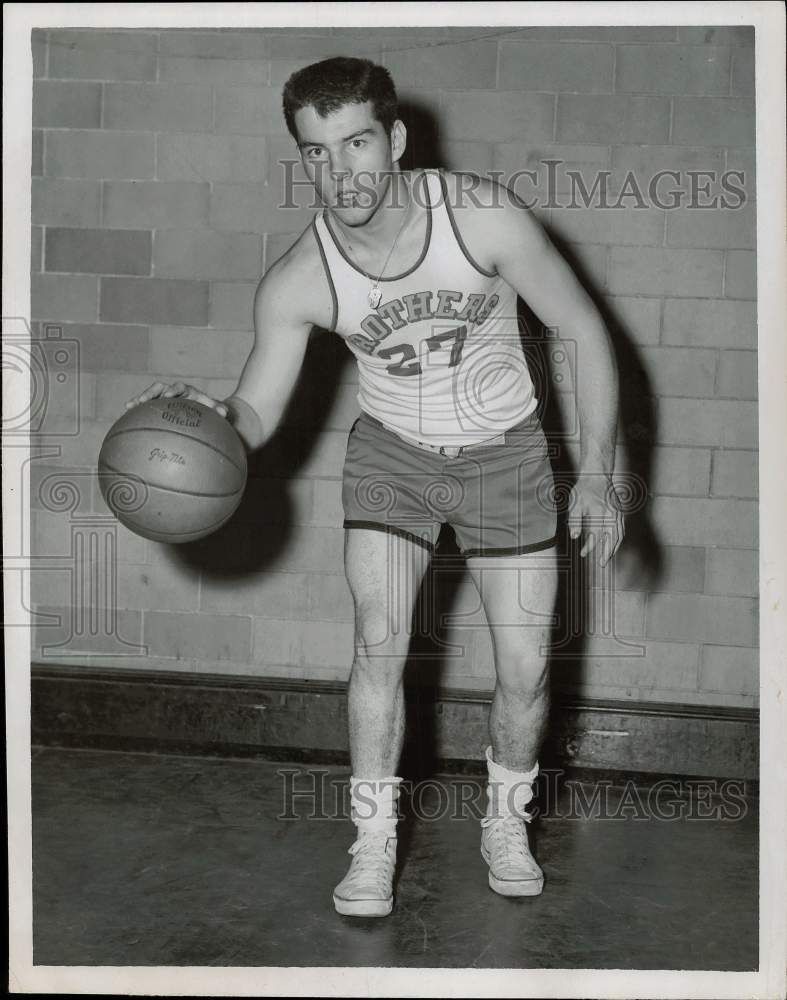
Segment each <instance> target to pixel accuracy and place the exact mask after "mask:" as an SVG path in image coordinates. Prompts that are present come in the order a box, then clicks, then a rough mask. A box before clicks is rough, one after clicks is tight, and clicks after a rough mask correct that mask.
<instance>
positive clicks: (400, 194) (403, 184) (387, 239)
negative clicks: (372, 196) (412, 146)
mask: <svg viewBox="0 0 787 1000" xmlns="http://www.w3.org/2000/svg"><path fill="white" fill-rule="evenodd" d="M411 200H412V198H411V193H410V186H409V184H408V182H407V178H406V177H405V176H404V174H403V173H402V172H401V171H400V170H399V169H398V168H397V169H396V170H395V171H394V172H393V173H392V174H391V176H390V177H389V178H388V184H387V186H386V189H385V192H384V194H383V195H382V198H381V199H380V204H379V205H378V206H377V208H376V209H375V211H374V213H373V214H372V215H371V216H370V217H369V218H368V219H367V221H366V222H364V223H362V224H361V225H358V226H349V225H347V224H346V223H343V222H342V221H341V219H339V218H338V217H337V216H336V215H335V214H334V213H333V212H331V213H330V215H331V223H332V224H333V226H334V228H335V229H336V230H337V231H338V233H339V234H340V235H341V236H342V237H343V238H344V239H345V240H346V242H347V243H348V244H350V245H352V246H355V247H358V248H362V249H368V250H372V249H374V248H376V247H379V246H380V245H383V246H385V245H390V244H391V242H392V241H393V240H394V239H396V236H397V234H398V233H399V231H400V230H401V228H402V226H403V225H404V222H405V220H406V219H407V216H408V214H409V212H410V205H411Z"/></svg>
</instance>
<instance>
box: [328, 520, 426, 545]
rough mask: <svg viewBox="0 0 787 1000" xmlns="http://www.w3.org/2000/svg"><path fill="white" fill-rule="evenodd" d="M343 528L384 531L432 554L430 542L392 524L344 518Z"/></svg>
mask: <svg viewBox="0 0 787 1000" xmlns="http://www.w3.org/2000/svg"><path fill="white" fill-rule="evenodd" d="M344 527H345V528H371V529H372V531H385V532H387V533H388V534H389V535H398V536H399V537H400V538H405V539H407V541H408V542H415V544H416V545H420V546H421V548H422V549H426V550H427V551H428V552H434V545H433V544H432V542H427V541H426V539H425V538H421V536H420V535H414V534H413V533H412V531H405V529H404V528H397V527H396V525H394V524H381V523H380V522H379V521H355V520H353V519H352V518H345V519H344Z"/></svg>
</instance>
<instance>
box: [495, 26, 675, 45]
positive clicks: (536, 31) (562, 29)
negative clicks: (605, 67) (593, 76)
mask: <svg viewBox="0 0 787 1000" xmlns="http://www.w3.org/2000/svg"><path fill="white" fill-rule="evenodd" d="M676 32H677V29H676V28H674V27H670V26H669V25H642V26H640V27H636V26H633V25H632V26H627V27H624V26H623V25H618V26H616V27H613V26H611V25H597V24H583V25H569V24H560V25H553V26H551V27H546V26H540V27H537V28H535V27H534V28H519V29H518V30H517V31H516V32H515V33H512V36H513V37H514V38H522V39H526V40H536V39H544V40H546V41H558V42H560V41H578V42H651V43H653V42H674V41H675V39H676Z"/></svg>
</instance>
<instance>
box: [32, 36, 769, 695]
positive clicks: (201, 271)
mask: <svg viewBox="0 0 787 1000" xmlns="http://www.w3.org/2000/svg"><path fill="white" fill-rule="evenodd" d="M753 45H754V37H753V30H752V29H746V28H724V27H716V28H701V27H680V28H671V27H656V28H532V29H526V30H518V31H512V30H506V29H493V28H465V29H423V28H418V29H409V30H408V29H379V30H376V31H372V30H369V29H366V28H364V29H349V30H340V29H324V30H318V29H314V30H310V31H304V30H301V31H267V30H265V31H255V30H242V31H236V30H225V31H213V32H201V31H191V30H184V31H174V30H168V31H160V32H157V31H141V30H140V31H128V32H119V31H112V32H106V31H94V32H84V31H70V30H69V31H62V30H57V31H38V32H36V33H35V34H34V38H33V44H32V57H33V62H34V72H35V85H34V107H33V126H34V130H33V137H32V138H33V178H32V185H33V220H32V221H33V233H32V237H33V238H32V254H33V256H32V260H31V267H32V271H33V282H32V287H33V294H32V318H33V321H34V332H35V333H36V335H37V336H45V334H46V331H47V330H48V331H49V333H50V334H51V332H52V328H53V327H54V328H55V329H59V330H60V331H61V333H60V336H61V338H63V339H64V340H69V341H75V342H77V343H78V345H79V352H80V354H79V362H78V365H76V364H72V363H71V362H67V363H66V365H65V367H66V368H68V366H69V364H71V370H70V371H69V372H68V378H67V380H66V381H67V385H68V391H62V392H59V391H58V392H53V393H52V394H51V398H50V400H49V402H48V409H47V414H46V421H45V424H44V427H43V430H44V431H45V432H46V433H45V434H44V435H43V436H42V438H41V441H42V442H44V443H45V444H46V445H47V447H46V448H42V449H40V457H38V458H36V459H35V460H34V461H33V462H32V463H31V497H30V500H31V504H32V506H33V508H34V517H33V530H32V547H33V553H34V555H35V559H34V564H35V568H34V570H33V572H32V581H31V588H32V608H33V610H34V611H35V612H36V613H38V614H39V617H38V618H37V626H36V628H35V629H34V632H33V657H34V659H37V660H41V661H42V662H50V663H58V662H78V663H93V664H96V665H112V666H116V667H118V668H124V667H132V668H136V669H139V668H146V667H147V668H150V669H156V668H162V667H164V668H167V669H183V670H193V671H210V672H217V671H218V672H225V673H227V674H242V673H244V674H260V675H269V676H275V677H292V678H304V677H305V678H315V679H335V678H339V679H344V678H346V677H347V676H348V672H349V667H350V662H351V656H352V605H351V600H350V595H349V592H348V589H347V586H346V583H345V580H344V575H343V568H342V542H343V530H342V527H341V504H340V475H341V465H342V460H343V457H344V449H345V445H346V437H347V432H348V430H349V427H350V425H351V423H352V421H353V419H354V418H355V416H356V415H357V413H358V406H357V402H356V399H355V394H356V385H355V378H354V365H353V363H352V359H351V357H350V355H349V354H348V352H347V351H346V350H345V349H344V347H343V345H341V343H339V341H338V338H336V337H333V336H329V335H326V334H325V333H323V332H321V331H317V332H315V335H314V337H313V340H312V343H311V345H310V348H309V353H308V357H307V363H306V369H305V373H304V378H303V380H302V384H301V385H300V386H299V389H298V393H297V397H296V401H295V403H294V405H293V406H292V407H291V409H290V411H289V412H288V414H287V418H286V420H285V426H284V428H283V429H282V431H281V433H280V434H279V435H278V436H277V438H276V440H275V441H274V442H273V443H272V445H271V446H270V447H269V448H267V449H266V450H265V452H264V454H263V455H261V456H260V457H259V461H258V462H257V463H256V464H255V465H254V466H253V468H252V478H251V479H250V482H249V488H248V490H247V493H246V497H245V500H244V503H243V505H242V507H241V509H240V511H239V512H238V515H237V516H236V518H235V519H234V521H233V522H232V524H231V525H230V526H229V527H228V528H226V529H224V530H223V531H222V532H220V533H219V534H218V535H216V536H214V537H213V538H211V539H207V540H206V541H205V542H203V543H199V544H196V545H194V546H190V547H188V551H185V550H184V549H182V548H181V547H178V546H167V545H162V544H159V543H155V542H150V541H145V540H143V539H141V538H139V537H137V536H135V535H133V534H131V533H129V532H127V531H126V530H124V529H123V528H122V527H117V528H116V529H115V527H114V526H113V527H112V529H111V532H116V534H115V535H113V537H116V540H117V541H116V552H115V553H114V554H113V555H112V559H114V558H115V555H116V558H117V567H118V573H117V580H116V593H115V594H114V595H112V596H111V599H110V598H108V599H107V600H106V602H105V603H108V604H113V603H114V604H116V606H117V607H118V609H119V610H118V612H117V620H116V626H115V625H114V624H113V625H112V627H111V628H110V627H109V626H108V624H107V622H108V621H109V619H107V620H106V621H102V622H94V621H90V620H86V617H85V615H83V614H82V612H81V611H80V607H81V606H82V605H81V604H80V597H79V593H78V591H79V588H80V587H81V586H83V582H84V577H85V575H86V569H85V565H86V564H87V563H91V562H92V563H93V564H94V566H95V564H96V563H97V562H98V561H100V559H101V558H103V557H102V556H100V555H98V554H97V553H98V551H99V550H100V549H101V546H106V545H107V544H108V543H107V542H106V536H107V532H108V531H109V530H110V529H109V528H108V523H111V524H112V525H114V522H110V521H109V519H108V517H107V509H106V507H105V506H104V503H103V501H102V499H101V497H100V494H99V493H98V490H97V489H96V484H95V482H94V481H93V480H91V473H92V471H93V469H94V467H95V459H96V456H97V453H98V449H99V447H100V443H101V440H102V438H103V436H104V434H105V433H106V431H107V430H108V428H109V427H110V426H111V424H112V422H113V421H114V420H115V419H116V418H117V417H118V416H119V415H120V413H121V412H122V409H123V403H124V401H125V400H126V399H127V398H129V397H130V396H131V395H132V394H134V393H136V392H139V391H140V390H141V389H143V388H145V387H146V386H147V385H149V384H150V383H151V382H152V381H154V380H156V379H162V380H166V381H170V380H173V379H175V378H182V379H184V380H186V381H189V382H193V383H195V384H197V385H200V386H202V387H204V388H205V389H206V390H207V391H208V392H210V393H212V394H214V395H215V396H224V395H226V394H228V393H229V392H230V391H231V390H232V389H233V388H234V386H235V384H236V380H237V377H238V375H239V373H240V370H241V367H242V365H243V362H244V360H245V358H246V355H247V353H248V350H249V348H250V346H251V342H252V332H251V329H252V316H251V302H252V295H253V292H254V288H255V285H256V283H257V281H258V279H259V276H260V275H261V273H263V271H264V269H265V268H266V266H267V265H268V264H269V263H271V262H272V261H273V260H275V259H276V258H277V257H278V256H279V255H280V254H281V253H282V252H283V251H284V250H285V249H286V247H287V246H288V245H289V243H290V242H291V240H292V238H293V237H294V235H296V234H297V233H298V232H300V231H301V229H302V228H303V226H304V225H305V224H306V223H307V222H308V220H309V218H310V216H311V211H310V209H309V207H308V198H307V194H306V192H304V191H303V190H301V192H300V194H299V200H301V199H302V201H301V205H300V207H299V208H297V209H290V210H288V211H284V210H282V209H278V208H277V205H278V204H279V202H280V199H281V195H282V183H283V181H282V178H283V173H282V170H281V168H280V161H281V160H282V159H286V158H291V157H292V156H293V153H294V147H293V146H292V143H291V142H290V140H289V137H288V136H287V135H286V132H285V128H284V123H283V120H282V117H281V113H280V90H281V85H282V83H283V82H284V80H285V79H286V77H287V76H288V75H289V73H290V72H292V71H293V70H294V69H295V68H297V67H299V66H302V65H304V64H306V63H308V62H312V61H314V60H317V59H320V58H323V57H327V56H330V55H336V54H358V55H366V56H369V57H371V58H373V59H376V60H381V61H382V62H383V63H384V64H385V65H387V66H388V67H389V68H390V69H391V71H392V72H393V74H394V77H395V79H396V80H397V81H398V83H399V87H400V92H401V97H402V99H403V104H404V106H405V111H406V113H407V114H408V115H409V116H410V120H411V123H412V127H411V142H412V145H413V147H414V149H415V152H416V158H419V159H420V160H421V162H422V163H425V164H427V165H428V161H429V160H430V159H431V160H433V161H434V163H435V164H438V163H439V164H440V165H443V166H447V167H451V168H461V169H465V170H471V171H478V172H481V173H484V172H487V171H490V170H495V171H501V172H502V174H503V176H504V177H505V176H506V175H507V174H510V173H511V172H512V171H515V170H521V169H536V168H537V167H538V166H539V163H540V162H541V161H543V160H544V159H557V160H561V161H563V163H564V167H561V168H560V171H559V178H560V182H559V184H558V190H561V191H563V190H565V184H566V178H565V174H564V172H563V171H564V169H565V168H566V167H572V166H573V167H575V168H576V169H580V170H581V171H582V172H583V175H584V176H586V177H590V178H591V179H592V172H593V171H594V170H608V171H609V172H610V184H611V189H612V190H613V191H619V190H620V186H621V185H622V184H623V182H624V178H625V175H626V173H627V172H628V171H633V172H634V173H635V175H636V176H637V178H638V179H642V178H645V179H646V180H645V183H647V178H648V177H650V176H651V175H652V174H653V173H655V172H656V171H658V170H668V169H669V170H677V171H680V172H681V179H680V183H678V184H677V187H678V188H680V187H681V186H683V187H685V184H686V183H687V181H686V174H685V172H686V171H689V170H716V171H719V172H722V171H724V170H732V169H740V170H743V171H745V182H744V185H743V186H744V187H745V190H746V195H747V202H746V204H745V205H744V206H743V207H742V208H740V209H738V210H736V211H719V210H712V211H711V210H705V211H703V210H697V209H690V208H686V207H685V206H684V207H682V208H679V209H676V210H671V211H665V210H663V209H660V208H658V207H653V206H652V205H649V206H645V207H642V206H639V207H634V206H633V204H632V202H631V201H629V202H627V203H626V204H628V205H629V206H630V207H628V208H625V209H619V210H614V211H599V210H590V211H587V210H582V209H567V208H564V207H553V208H549V207H544V206H543V205H542V206H540V207H539V209H538V211H539V214H540V216H541V218H542V219H543V221H544V222H545V223H546V224H547V225H548V226H549V230H550V233H551V234H552V236H553V238H554V239H555V240H556V242H557V243H558V244H559V246H560V247H561V249H562V250H563V251H564V252H565V253H566V255H567V256H568V258H569V259H570V261H571V262H572V264H573V265H574V266H575V267H576V268H577V270H578V271H579V273H580V274H581V275H582V277H583V279H584V280H585V281H586V283H587V286H588V288H589V289H590V291H591V293H592V294H593V296H594V298H595V299H596V301H597V302H598V303H599V305H600V306H601V307H602V308H603V309H604V311H605V315H606V317H607V319H608V320H609V322H610V326H611V329H613V330H614V332H615V339H616V346H617V350H618V355H619V364H620V368H621V373H622V380H621V381H622V387H623V402H624V407H623V411H622V415H621V427H620V431H619V435H618V441H619V448H618V460H617V461H618V471H619V474H620V475H621V476H625V474H626V473H627V472H636V473H637V474H639V475H641V476H643V477H644V479H645V481H646V483H647V503H646V505H645V507H644V509H643V510H642V511H640V512H639V513H638V514H636V515H635V516H633V517H632V518H631V519H630V522H629V529H628V537H627V541H626V543H625V544H624V547H623V549H622V550H621V551H620V554H619V557H618V559H617V564H616V568H615V579H614V613H615V617H614V622H615V624H614V630H615V633H616V634H617V636H618V638H617V639H611V638H610V636H609V635H601V634H594V635H591V636H590V638H589V639H588V641H587V642H586V644H585V645H584V647H583V653H584V659H583V660H582V661H581V662H579V661H572V660H571V659H565V660H560V661H558V662H557V663H556V670H557V681H558V684H559V686H561V687H563V688H565V689H568V690H573V691H577V692H578V693H581V694H584V695H590V696H595V697H600V698H605V697H609V698H624V699H630V700H633V701H638V700H640V701H662V702H663V701H668V702H677V703H683V704H706V705H722V706H724V705H726V706H742V707H746V706H753V705H755V704H756V702H757V661H758V658H757V619H756V597H757V575H758V573H757V536H756V516H757V423H756V415H757V403H756V393H757V382H756V346H757V340H756V322H755V252H754V239H755V201H754V198H755V189H754V148H753V147H754V141H755V137H754V96H753V95H754V86H753V52H754V49H753ZM541 169H542V170H543V169H544V168H543V166H542V167H541ZM662 190H664V188H662ZM541 193H542V194H543V189H542V191H541ZM50 347H51V345H50ZM53 385H54V383H53ZM555 387H558V386H557V385H556V384H555ZM560 388H562V390H563V392H562V394H558V395H559V396H560V398H561V399H562V400H563V401H565V399H566V398H569V393H570V385H568V384H567V383H565V382H564V383H563V384H562V386H560ZM77 390H78V392H77ZM567 390H568V392H567ZM75 392H76V394H75ZM75 415H76V417H78V421H77V423H76V425H75ZM53 475H54V476H55V477H56V478H55V479H51V478H49V477H51V476H53ZM63 475H66V477H67V478H68V479H69V481H70V482H71V483H72V484H73V487H72V489H71V492H70V493H69V499H67V500H65V501H64V500H63V498H62V496H58V495H56V491H55V490H54V489H53V483H55V484H56V483H57V477H58V476H60V477H61V479H62V477H63ZM91 518H92V520H91ZM111 532H110V533H111ZM87 538H93V539H94V549H95V552H93V554H92V555H91V554H90V553H91V551H92V550H91V549H90V545H89V544H87V542H86V541H85V539H87ZM80 539H81V540H80ZM113 544H114V543H113ZM101 551H103V549H101ZM84 553H87V555H85V554H84ZM112 559H110V560H109V561H110V562H111V561H112ZM36 560H37V561H36ZM80 560H82V563H80ZM102 572H103V574H104V577H106V578H107V579H109V578H111V577H112V573H111V572H110V571H109V570H103V571H102ZM99 575H100V574H99ZM104 577H102V579H103V578H104ZM80 581H82V582H80ZM83 603H84V602H83ZM444 610H448V611H449V612H451V614H454V615H456V616H457V618H456V619H455V624H454V625H453V626H452V625H450V624H449V627H448V628H447V630H444V632H443V638H444V640H445V641H447V642H448V643H449V644H450V646H451V649H452V650H453V652H452V655H451V656H449V657H447V661H446V663H445V665H444V667H443V669H442V674H441V678H440V679H441V682H442V683H443V684H445V685H447V686H449V687H450V686H454V687H460V688H467V687H474V688H481V689H491V687H492V685H493V669H492V659H491V648H490V643H489V638H488V634H487V632H486V629H485V628H484V618H483V612H482V611H481V609H480V607H479V604H478V598H477V596H476V595H475V592H474V590H473V588H472V585H471V584H470V581H469V580H468V579H466V578H465V579H464V580H461V581H459V582H458V584H457V586H456V592H455V595H454V598H453V603H452V604H451V605H450V607H449V608H448V609H444ZM459 617H461V626H462V627H461V628H460V627H459V621H458V619H459ZM87 618H88V619H89V615H88V616H87ZM468 625H469V626H471V627H470V628H468ZM113 629H114V632H115V634H114V635H113V634H111V633H112V631H113ZM624 643H626V644H628V646H624V645H623V644H624ZM124 644H126V645H124ZM45 645H46V646H48V647H49V648H48V649H46V650H44V649H43V648H42V647H43V646H45ZM121 654H124V655H121ZM610 654H614V655H610ZM621 654H624V655H621ZM642 654H644V655H642Z"/></svg>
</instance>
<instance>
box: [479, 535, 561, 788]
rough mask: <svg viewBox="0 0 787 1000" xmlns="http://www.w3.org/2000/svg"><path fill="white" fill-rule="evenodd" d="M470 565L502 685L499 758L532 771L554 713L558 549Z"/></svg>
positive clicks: (497, 702) (496, 741) (496, 714)
mask: <svg viewBox="0 0 787 1000" xmlns="http://www.w3.org/2000/svg"><path fill="white" fill-rule="evenodd" d="M468 565H469V568H470V572H471V573H472V575H473V579H474V581H475V584H476V587H477V588H478V590H479V593H480V595H481V600H482V602H483V605H484V610H485V611H486V616H487V619H488V621H489V627H490V629H491V633H492V643H493V647H494V657H495V670H496V673H497V684H496V687H495V695H494V699H493V701H492V709H491V712H490V717H489V730H490V736H491V742H492V749H493V755H494V759H495V761H497V762H498V763H500V764H502V765H503V766H504V767H507V768H509V769H510V770H512V771H530V770H531V769H532V768H533V766H534V765H535V763H536V759H537V757H538V752H539V748H540V746H541V743H542V741H543V738H544V735H545V729H546V724H547V717H548V713H549V685H548V679H549V678H548V661H547V656H546V647H547V644H548V642H549V636H550V629H551V624H552V616H553V614H554V610H555V596H556V593H557V558H556V549H554V548H552V549H544V550H543V551H540V552H532V553H528V554H526V555H513V556H494V557H491V556H487V557H484V556H478V557H474V558H471V559H469V560H468Z"/></svg>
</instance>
